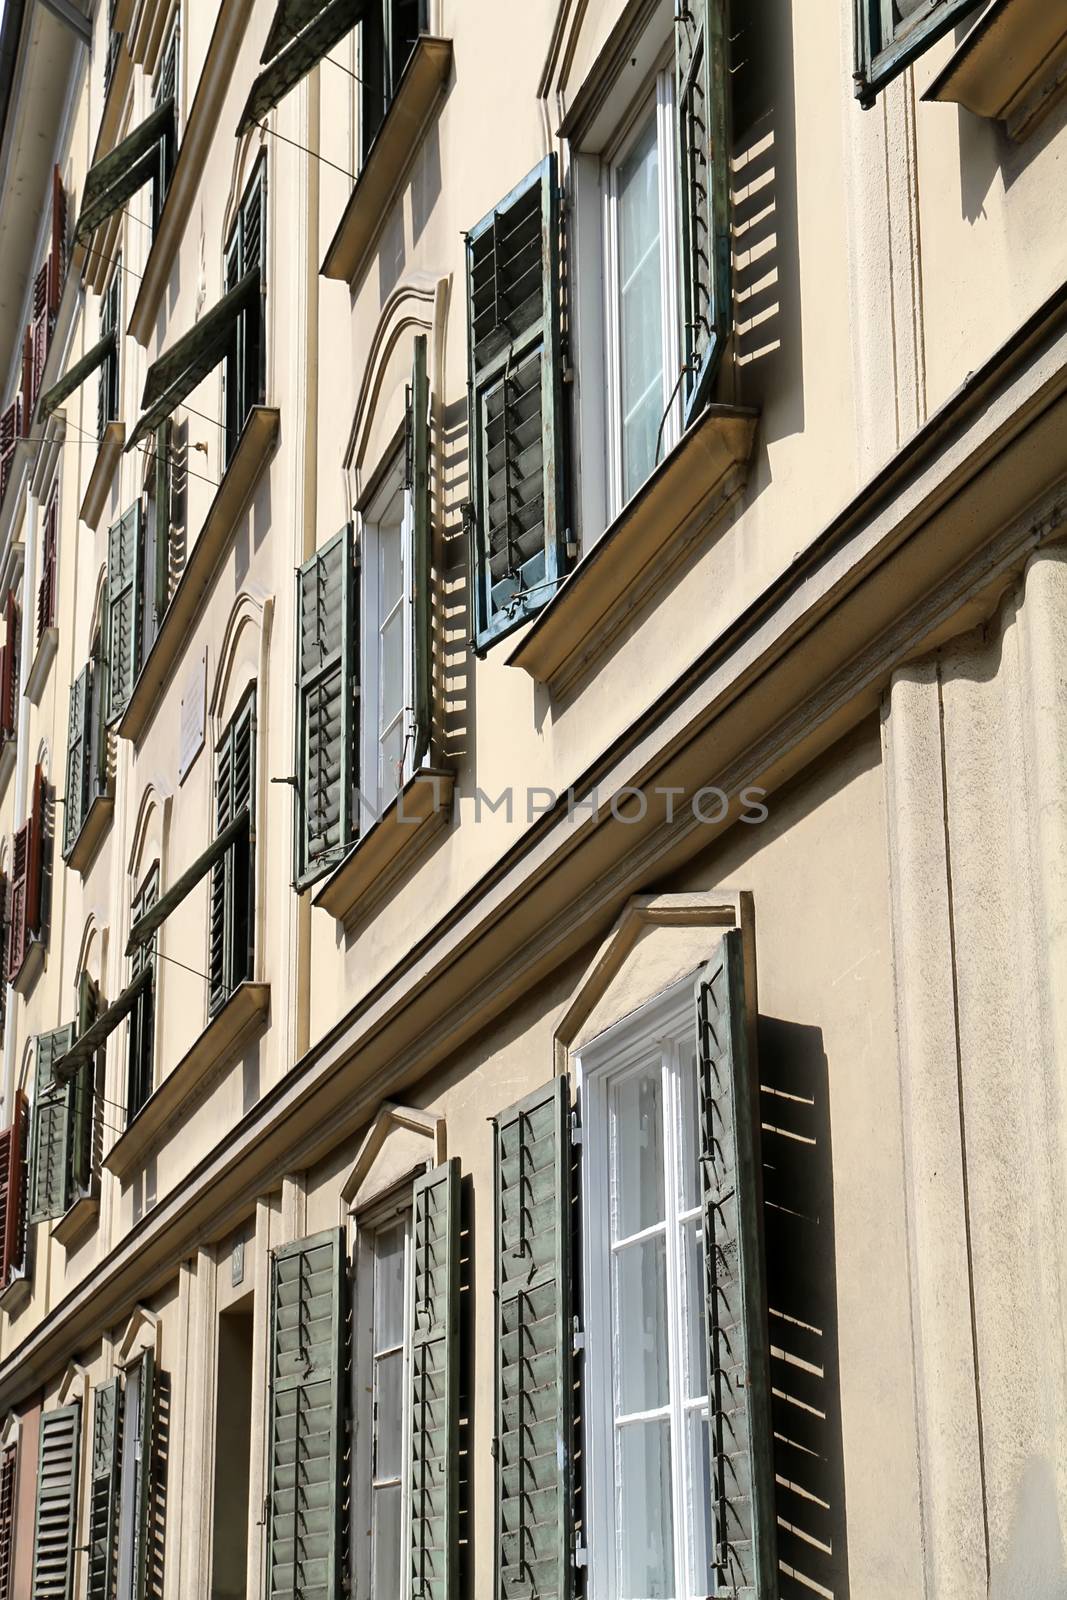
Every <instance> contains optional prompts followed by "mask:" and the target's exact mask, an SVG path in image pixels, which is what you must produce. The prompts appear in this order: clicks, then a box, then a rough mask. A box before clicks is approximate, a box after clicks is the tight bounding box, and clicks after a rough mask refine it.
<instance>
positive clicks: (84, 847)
mask: <svg viewBox="0 0 1067 1600" xmlns="http://www.w3.org/2000/svg"><path fill="white" fill-rule="evenodd" d="M114 814H115V797H114V795H113V794H110V793H109V792H108V791H106V790H105V792H104V793H103V794H98V795H95V796H94V798H93V800H92V802H91V804H90V806H89V809H88V811H87V812H86V813H85V821H84V822H83V823H82V825H81V831H80V832H79V834H78V837H77V838H76V839H75V841H74V843H73V845H72V846H71V849H70V853H69V855H67V856H65V857H64V860H65V861H66V863H67V866H68V867H69V868H70V869H71V871H72V872H81V873H83V874H84V873H85V872H86V871H88V869H89V868H90V867H91V866H92V864H93V862H94V861H95V860H96V852H97V851H98V850H99V848H100V845H101V843H102V841H103V838H104V834H105V833H106V832H107V830H108V828H110V826H111V819H112V817H113V816H114Z"/></svg>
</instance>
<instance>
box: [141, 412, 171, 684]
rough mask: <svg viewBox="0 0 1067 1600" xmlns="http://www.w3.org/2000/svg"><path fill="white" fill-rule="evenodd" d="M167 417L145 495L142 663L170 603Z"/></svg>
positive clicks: (157, 437) (151, 457)
mask: <svg viewBox="0 0 1067 1600" xmlns="http://www.w3.org/2000/svg"><path fill="white" fill-rule="evenodd" d="M172 433H173V424H172V423H171V420H170V418H169V417H168V418H167V419H166V420H165V421H163V422H161V423H160V425H159V427H158V428H157V429H156V431H155V435H154V438H153V442H152V449H151V451H147V452H146V454H147V456H148V471H147V477H146V480H145V492H144V552H143V558H142V560H141V563H140V574H139V576H140V584H141V602H140V617H141V644H140V659H141V661H142V662H143V661H144V659H145V657H146V656H147V655H148V652H149V651H150V650H151V648H152V646H153V644H154V643H155V640H156V635H157V633H158V632H159V627H160V623H161V622H162V621H163V617H164V614H165V612H166V609H167V606H168V604H169V603H170V539H171V521H172V517H171V437H172Z"/></svg>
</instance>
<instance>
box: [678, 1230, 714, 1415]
mask: <svg viewBox="0 0 1067 1600" xmlns="http://www.w3.org/2000/svg"><path fill="white" fill-rule="evenodd" d="M681 1228H682V1263H683V1271H684V1274H685V1284H684V1289H683V1293H684V1295H685V1344H686V1363H685V1367H686V1376H685V1385H686V1386H685V1392H686V1397H687V1398H688V1399H690V1400H698V1399H700V1398H701V1397H702V1396H703V1395H706V1394H707V1392H708V1352H707V1340H706V1338H705V1335H704V1238H703V1229H702V1227H701V1223H700V1219H699V1217H698V1218H696V1219H694V1221H692V1222H683V1223H682V1224H681Z"/></svg>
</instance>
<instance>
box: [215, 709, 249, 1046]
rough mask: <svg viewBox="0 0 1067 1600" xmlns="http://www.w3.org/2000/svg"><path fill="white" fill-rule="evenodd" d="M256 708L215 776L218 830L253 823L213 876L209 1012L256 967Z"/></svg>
mask: <svg viewBox="0 0 1067 1600" xmlns="http://www.w3.org/2000/svg"><path fill="white" fill-rule="evenodd" d="M255 784H256V706H255V697H254V695H253V696H250V697H249V699H248V700H247V701H246V702H245V704H244V706H243V707H242V708H241V710H240V711H239V712H238V713H237V715H236V717H235V718H234V720H233V722H232V723H231V724H230V726H229V728H228V729H227V732H226V735H225V738H224V739H223V742H222V744H221V745H220V746H219V750H218V758H217V767H216V774H215V822H216V830H215V831H216V833H222V831H223V829H224V828H227V827H229V826H230V825H231V824H232V823H234V822H235V821H236V820H237V818H238V817H241V816H247V817H248V819H249V827H248V829H247V830H245V831H243V832H242V833H240V834H239V835H238V836H237V837H236V838H235V839H234V841H233V843H232V845H231V846H230V847H229V849H228V850H227V851H226V854H225V855H224V856H223V857H222V859H221V860H219V861H218V862H216V864H215V866H214V867H213V868H212V874H211V907H210V928H209V951H208V960H209V965H208V972H209V976H210V987H209V991H208V1011H209V1014H210V1015H212V1016H214V1014H215V1012H216V1011H217V1010H218V1009H219V1008H220V1007H221V1006H222V1005H224V1004H225V1002H226V1000H227V999H228V998H229V996H230V995H231V993H232V992H233V990H234V989H235V988H236V986H237V984H238V983H239V982H241V981H242V979H244V978H246V977H248V976H249V975H250V973H251V967H252V936H253V916H252V889H253V864H252V835H253V830H254V825H255Z"/></svg>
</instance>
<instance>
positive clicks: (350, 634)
mask: <svg viewBox="0 0 1067 1600" xmlns="http://www.w3.org/2000/svg"><path fill="white" fill-rule="evenodd" d="M357 583H358V574H357V569H356V565H355V554H354V550H353V540H352V526H351V524H348V525H347V526H346V527H344V528H343V529H342V530H341V532H340V533H339V534H337V535H336V536H335V537H334V538H333V539H331V540H330V541H329V542H328V543H327V544H325V545H323V547H322V548H321V549H320V550H317V551H316V552H315V554H314V555H313V556H312V557H311V558H310V559H309V560H308V561H306V562H305V563H304V565H303V566H302V567H301V569H300V571H299V572H298V573H297V580H296V588H297V636H298V641H299V643H298V661H297V758H296V770H297V774H298V779H297V781H298V785H299V788H298V802H299V810H298V816H297V836H296V879H297V882H298V883H299V884H304V883H308V882H310V881H311V879H312V878H313V877H315V876H317V875H318V874H319V873H320V872H322V871H324V870H326V869H327V868H328V867H330V866H334V865H336V864H337V862H338V861H339V860H340V859H341V856H342V855H343V854H344V852H345V850H347V848H348V846H349V844H350V843H351V840H352V834H353V830H354V826H355V815H356V795H357V792H358V786H357V775H358V767H359V763H358V759H357V756H358V749H357V746H358V739H357V736H356V726H357V724H356V718H357V716H358V714H359V689H358V680H357V677H356V670H355V669H356V635H355V625H356V603H357V601H356V595H357Z"/></svg>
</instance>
